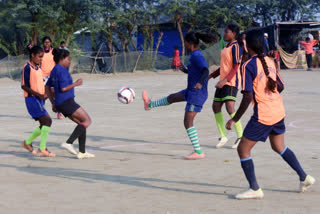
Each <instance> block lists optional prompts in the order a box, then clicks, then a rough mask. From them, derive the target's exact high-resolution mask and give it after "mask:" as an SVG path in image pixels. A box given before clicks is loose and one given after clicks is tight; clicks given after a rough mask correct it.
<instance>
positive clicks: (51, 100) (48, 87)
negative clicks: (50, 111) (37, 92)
mask: <svg viewBox="0 0 320 214" xmlns="http://www.w3.org/2000/svg"><path fill="white" fill-rule="evenodd" d="M46 94H47V96H48V98H49V100H50V103H51V105H53V101H54V98H53V93H52V91H51V87H50V86H48V85H46Z"/></svg>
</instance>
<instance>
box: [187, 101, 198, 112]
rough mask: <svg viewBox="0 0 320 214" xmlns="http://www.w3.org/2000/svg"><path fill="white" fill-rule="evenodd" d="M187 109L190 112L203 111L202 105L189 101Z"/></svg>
mask: <svg viewBox="0 0 320 214" xmlns="http://www.w3.org/2000/svg"><path fill="white" fill-rule="evenodd" d="M185 110H186V111H189V112H201V110H202V106H198V105H193V104H190V103H187V105H186V108H185Z"/></svg>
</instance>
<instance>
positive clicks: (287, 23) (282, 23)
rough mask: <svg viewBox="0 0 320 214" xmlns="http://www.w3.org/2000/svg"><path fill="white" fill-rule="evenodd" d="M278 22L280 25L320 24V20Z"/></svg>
mask: <svg viewBox="0 0 320 214" xmlns="http://www.w3.org/2000/svg"><path fill="white" fill-rule="evenodd" d="M276 23H277V24H280V25H320V22H297V21H292V22H276Z"/></svg>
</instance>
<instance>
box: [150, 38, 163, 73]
mask: <svg viewBox="0 0 320 214" xmlns="http://www.w3.org/2000/svg"><path fill="white" fill-rule="evenodd" d="M162 36H163V32H161V33H160V34H159V38H158V42H157V46H156V50H155V53H154V58H153V60H152V61H153V62H152V68H153V67H154V63H155V62H156V60H157V56H158V49H159V46H160V43H161V39H162Z"/></svg>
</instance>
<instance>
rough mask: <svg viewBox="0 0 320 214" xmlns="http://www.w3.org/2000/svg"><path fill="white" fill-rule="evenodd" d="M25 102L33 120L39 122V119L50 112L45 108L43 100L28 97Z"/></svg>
mask: <svg viewBox="0 0 320 214" xmlns="http://www.w3.org/2000/svg"><path fill="white" fill-rule="evenodd" d="M25 102H26V106H27V109H28V112H29V114H30V115H31V117H32V118H33V119H35V120H38V119H39V117H42V116H44V115H47V114H48V112H47V111H46V109H45V108H44V102H43V100H41V99H40V98H39V97H34V96H32V97H26V98H25Z"/></svg>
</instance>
